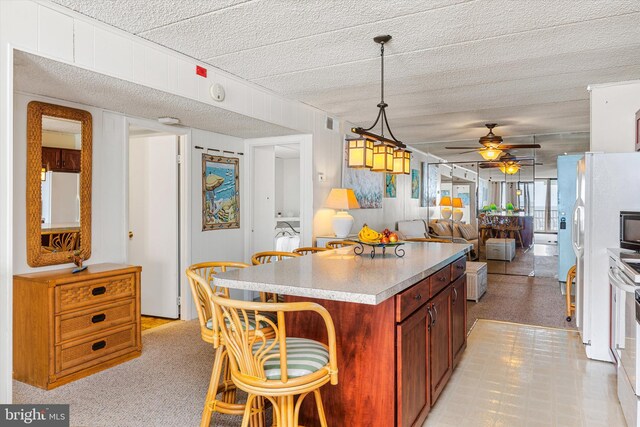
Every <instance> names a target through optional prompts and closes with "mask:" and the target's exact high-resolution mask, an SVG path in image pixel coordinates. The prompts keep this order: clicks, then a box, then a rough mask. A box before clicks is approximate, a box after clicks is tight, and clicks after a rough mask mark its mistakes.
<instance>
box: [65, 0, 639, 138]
mask: <svg viewBox="0 0 640 427" xmlns="http://www.w3.org/2000/svg"><path fill="white" fill-rule="evenodd" d="M54 1H56V2H57V3H60V4H63V5H65V6H67V7H69V8H71V9H74V10H76V11H78V12H80V13H83V14H86V15H88V16H91V17H93V18H96V19H98V20H101V21H103V22H106V23H108V24H111V25H113V26H116V27H119V28H121V29H123V30H125V31H129V32H132V33H135V34H138V35H139V36H141V37H143V38H146V39H148V40H151V41H153V42H156V43H159V44H161V45H164V46H167V47H169V48H171V49H174V50H176V51H179V52H182V53H184V54H186V55H189V56H191V57H194V58H197V59H199V60H201V61H203V62H206V63H208V64H211V65H212V66H215V67H218V68H221V69H223V70H226V71H229V72H231V73H233V74H236V75H238V76H240V77H242V78H245V79H247V80H250V81H253V82H255V83H257V84H260V85H262V86H264V87H266V88H268V89H271V90H273V91H275V92H277V93H280V94H282V95H285V96H287V97H290V98H293V99H298V100H300V101H303V102H306V103H308V104H310V105H313V106H316V107H318V108H321V109H323V110H325V111H328V112H330V113H332V114H335V115H338V116H340V117H342V118H344V119H346V120H348V121H350V122H352V123H355V124H357V125H362V126H369V125H370V124H371V123H372V121H373V119H374V117H375V114H376V107H375V105H376V104H377V102H378V101H379V50H378V46H377V45H375V44H374V43H373V42H372V40H371V39H372V37H373V36H376V35H379V34H391V35H393V40H392V41H391V42H390V43H389V44H388V45H387V48H386V63H385V65H386V67H385V68H386V91H385V93H386V97H385V98H386V99H385V100H386V101H387V102H388V103H389V105H390V106H389V109H388V115H389V119H390V123H391V127H392V129H393V131H394V134H395V135H396V136H397V137H398V138H399V139H401V140H403V141H404V142H407V143H409V144H412V145H415V144H418V143H424V142H440V141H459V140H467V139H476V140H477V138H478V137H479V136H481V135H482V134H483V133H485V132H484V127H483V123H485V122H497V123H500V124H502V125H503V126H502V128H501V133H502V135H503V136H505V137H507V138H506V140H507V141H509V138H508V137H509V136H514V135H532V134H557V133H561V134H564V133H567V132H588V131H589V95H588V92H587V85H589V84H595V83H604V82H613V81H623V80H632V79H638V78H640V25H638V22H640V1H638V0H607V1H594V0H563V1H557V0H533V1H513V0H435V1H424V0H412V1H400V0H395V1H390V0H368V1H365V0H308V1H291V0H253V1H232V0H226V1H216V2H213V1H212V2H202V1H198V0H191V1H165V0H141V1H137V2H126V1H124V0H115V1H98V2H87V1H82V0H54ZM563 138H565V137H556V138H549V139H548V140H547V141H542V143H543V144H544V143H547V144H556V143H562V141H563ZM584 140H585V136H584V135H583V136H582V141H584ZM509 142H512V141H509ZM420 147H421V148H423V149H425V146H424V145H420ZM436 149H437V148H436Z"/></svg>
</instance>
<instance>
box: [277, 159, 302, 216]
mask: <svg viewBox="0 0 640 427" xmlns="http://www.w3.org/2000/svg"><path fill="white" fill-rule="evenodd" d="M278 160H280V162H277V161H278ZM278 163H280V166H281V167H282V182H281V183H280V185H281V186H280V187H278V182H277V179H278V171H277V168H278ZM278 189H279V191H278ZM278 193H280V194H281V198H282V205H281V206H280V208H281V209H280V211H281V212H282V216H294V217H297V216H300V159H276V202H277V200H278ZM276 212H278V208H277V206H276Z"/></svg>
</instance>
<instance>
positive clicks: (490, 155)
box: [479, 148, 502, 160]
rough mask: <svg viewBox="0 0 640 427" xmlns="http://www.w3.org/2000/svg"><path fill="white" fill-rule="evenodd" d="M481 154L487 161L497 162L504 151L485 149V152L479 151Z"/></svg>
mask: <svg viewBox="0 0 640 427" xmlns="http://www.w3.org/2000/svg"><path fill="white" fill-rule="evenodd" d="M479 153H480V155H481V156H482V158H483V159H485V160H496V159H497V158H498V157H500V155H501V154H502V150H498V149H497V148H485V149H484V150H481V151H479Z"/></svg>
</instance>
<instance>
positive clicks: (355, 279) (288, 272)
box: [214, 242, 471, 305]
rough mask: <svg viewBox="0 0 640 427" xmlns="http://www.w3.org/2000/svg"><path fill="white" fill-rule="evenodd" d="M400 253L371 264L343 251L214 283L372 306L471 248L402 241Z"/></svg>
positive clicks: (282, 263)
mask: <svg viewBox="0 0 640 427" xmlns="http://www.w3.org/2000/svg"><path fill="white" fill-rule="evenodd" d="M402 248H403V249H404V250H405V252H406V254H405V256H404V257H403V258H398V257H396V255H394V253H393V248H388V250H387V254H386V255H385V256H384V257H382V254H381V253H378V254H377V255H376V257H375V258H373V259H372V258H371V257H370V256H369V251H367V248H366V247H365V252H364V254H363V255H362V256H358V255H355V254H354V253H353V246H351V247H345V248H341V249H336V250H332V251H325V252H318V253H315V254H313V255H305V256H302V257H299V258H289V259H286V260H283V261H278V262H274V263H271V264H264V265H258V266H253V267H249V268H242V269H238V270H233V271H228V272H226V273H221V274H218V275H216V276H215V277H214V280H215V283H216V284H217V285H219V286H224V287H228V288H234V289H243V290H250V291H263V292H275V293H279V294H283V295H294V296H302V297H310V298H319V299H326V300H333V301H346V302H353V303H360V304H371V305H375V304H380V303H381V302H383V301H384V300H386V299H388V298H390V297H392V296H393V295H395V294H397V293H398V292H401V291H403V290H405V289H407V288H409V287H411V286H412V285H414V284H416V283H417V282H419V281H420V280H422V279H424V278H425V277H428V276H430V275H431V274H433V273H435V272H436V271H438V270H439V269H441V268H442V267H444V266H445V265H447V264H450V263H451V262H452V261H454V260H456V259H458V258H459V257H461V256H463V255H464V254H466V253H467V252H468V251H469V250H470V249H471V245H468V244H458V243H433V242H427V243H423V242H407V244H405V245H403V246H402ZM378 250H379V248H378Z"/></svg>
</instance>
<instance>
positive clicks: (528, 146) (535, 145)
mask: <svg viewBox="0 0 640 427" xmlns="http://www.w3.org/2000/svg"><path fill="white" fill-rule="evenodd" d="M540 147H541V145H540V144H522V145H507V144H501V145H500V146H498V148H499V149H500V150H512V149H516V148H540Z"/></svg>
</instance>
